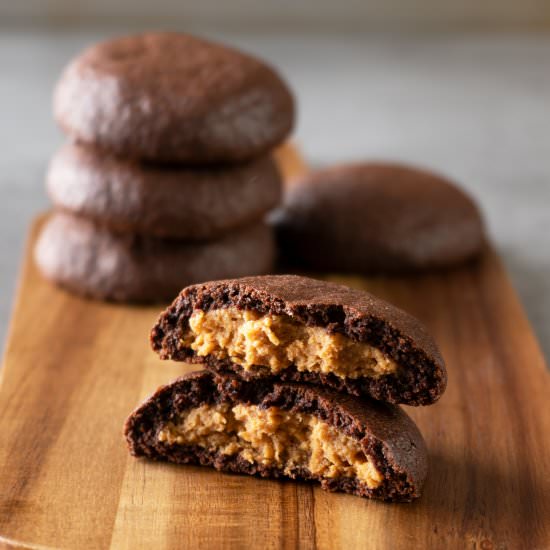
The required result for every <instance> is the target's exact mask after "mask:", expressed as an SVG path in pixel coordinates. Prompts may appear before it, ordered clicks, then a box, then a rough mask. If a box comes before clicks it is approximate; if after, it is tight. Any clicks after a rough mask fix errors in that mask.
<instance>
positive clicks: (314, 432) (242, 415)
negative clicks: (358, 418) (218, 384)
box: [157, 402, 384, 489]
mask: <svg viewBox="0 0 550 550" xmlns="http://www.w3.org/2000/svg"><path fill="white" fill-rule="evenodd" d="M157 438H158V441H159V442H160V443H163V444H165V445H170V446H172V445H183V446H193V447H197V446H198V447H200V448H203V449H206V450H208V451H210V452H214V453H216V454H217V453H221V454H222V455H226V456H237V455H239V456H240V458H241V459H244V460H246V461H247V462H249V463H250V464H257V465H261V466H264V467H267V468H275V469H277V470H279V471H281V472H283V473H284V474H285V475H290V476H292V475H293V473H295V472H300V473H304V472H307V476H308V477H313V478H317V479H340V478H351V479H357V480H358V481H360V482H361V483H364V484H365V485H366V486H367V487H368V488H369V489H375V488H376V487H378V486H380V485H381V484H382V482H383V479H384V477H383V475H382V474H381V473H380V472H379V471H378V470H377V468H376V466H375V465H374V463H373V461H372V459H371V458H370V457H369V456H368V454H367V453H366V451H365V449H364V448H363V446H362V445H361V442H360V441H359V440H357V439H354V438H352V437H350V436H347V435H345V434H343V433H341V432H339V431H338V430H337V429H336V428H335V427H334V426H331V425H330V424H328V423H327V422H324V421H322V420H320V419H319V418H317V417H316V416H314V415H312V414H306V413H302V412H288V411H284V410H282V409H280V408H279V407H274V406H272V407H268V408H260V407H258V406H257V405H245V404H243V403H237V404H235V403H228V402H224V403H217V404H203V405H200V406H198V407H194V408H191V409H188V410H187V411H185V412H184V413H183V414H180V415H179V416H178V417H177V418H175V419H173V420H171V421H170V422H167V423H165V424H164V425H162V426H161V427H160V429H159V431H158V432H157Z"/></svg>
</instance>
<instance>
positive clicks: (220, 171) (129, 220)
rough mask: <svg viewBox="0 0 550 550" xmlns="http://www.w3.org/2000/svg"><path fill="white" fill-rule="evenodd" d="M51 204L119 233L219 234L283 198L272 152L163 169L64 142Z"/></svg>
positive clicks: (51, 182)
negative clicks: (218, 163)
mask: <svg viewBox="0 0 550 550" xmlns="http://www.w3.org/2000/svg"><path fill="white" fill-rule="evenodd" d="M47 189H48V194H49V196H50V198H51V200H52V202H53V203H54V204H55V205H56V206H57V207H58V208H62V209H63V210H66V211H69V212H72V213H74V214H78V215H80V216H84V217H86V218H90V219H92V220H95V221H96V222H98V223H101V224H102V225H104V226H107V227H109V228H110V229H112V230H114V231H117V232H130V233H139V234H143V235H153V236H159V237H172V238H178V239H185V240H200V239H213V238H219V237H221V236H223V235H224V234H225V233H226V232H227V231H230V230H234V229H236V228H238V227H242V226H244V225H248V224H250V223H254V222H257V221H258V220H260V219H261V218H262V217H263V216H264V215H265V213H266V212H267V211H268V210H270V209H272V208H273V207H274V206H276V205H277V204H278V203H279V201H280V198H281V178H280V175H279V172H278V170H277V167H276V165H275V163H274V161H273V160H272V159H271V158H270V157H269V156H262V157H259V158H257V159H255V160H252V161H249V162H246V163H243V164H239V165H233V166H225V167H223V168H217V167H211V168H176V167H159V166H156V165H152V164H146V163H143V162H137V161H126V160H123V159H121V158H120V157H115V156H113V155H108V154H104V153H101V152H99V151H97V150H95V149H93V148H91V147H83V146H79V145H73V144H69V145H65V146H64V147H63V148H62V149H60V150H59V151H58V153H57V154H56V155H55V156H54V158H53V159H52V162H51V163H50V168H49V171H48V176H47Z"/></svg>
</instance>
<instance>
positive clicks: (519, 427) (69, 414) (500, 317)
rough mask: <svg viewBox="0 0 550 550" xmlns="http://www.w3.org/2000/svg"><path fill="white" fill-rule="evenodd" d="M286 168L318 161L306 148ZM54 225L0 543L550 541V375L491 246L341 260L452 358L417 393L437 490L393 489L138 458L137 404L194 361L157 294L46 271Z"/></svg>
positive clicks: (21, 340)
mask: <svg viewBox="0 0 550 550" xmlns="http://www.w3.org/2000/svg"><path fill="white" fill-rule="evenodd" d="M293 154H294V153H293ZM281 158H282V159H283V162H284V161H285V159H287V158H289V157H288V156H287V155H286V154H283V155H282V157H281ZM283 168H284V171H285V174H286V176H287V177H288V176H289V175H290V173H292V174H293V175H296V174H297V173H299V172H300V171H301V170H303V169H304V167H303V163H301V162H300V160H299V157H296V158H295V159H294V161H293V162H291V163H289V164H288V165H285V166H283ZM39 225H40V222H37V223H36V224H35V225H34V226H33V229H32V231H31V235H30V239H29V247H28V250H27V253H26V257H25V261H24V265H23V270H22V274H21V283H20V287H19V291H18V297H17V302H16V307H15V311H14V315H13V319H12V325H11V330H10V334H9V340H8V344H7V349H6V354H5V357H4V363H3V369H2V371H1V372H2V375H3V380H2V383H1V385H0V546H2V544H3V545H4V546H11V545H16V546H17V545H19V546H30V547H54V548H71V549H74V548H78V549H87V548H94V549H95V548H117V549H118V548H128V549H140V548H205V549H206V548H208V549H210V548H247V547H248V548H268V549H269V548H304V549H309V548H312V549H314V548H319V549H336V548H346V549H347V548H375V549H379V548H391V549H401V548H403V549H410V548H476V549H500V548H540V549H542V548H549V547H550V437H549V436H548V434H549V433H550V409H549V407H548V403H547V400H548V397H549V396H550V375H549V373H548V371H547V369H546V366H545V362H544V360H543V357H542V355H541V352H540V349H539V347H538V345H537V342H536V340H535V338H534V336H533V333H532V331H531V328H530V326H529V324H528V322H527V320H526V317H525V315H524V313H523V311H522V308H521V306H520V304H519V302H518V300H517V297H516V295H515V293H514V291H513V289H512V287H511V286H510V282H509V280H508V277H507V275H506V273H505V272H504V270H503V267H502V265H501V263H500V261H499V259H498V257H497V256H496V254H495V253H494V252H492V251H490V250H488V251H487V254H486V255H485V257H484V259H483V260H482V261H481V262H480V263H479V264H478V265H474V266H469V267H464V268H461V269H459V270H457V271H454V272H449V273H442V274H434V275H426V276H417V277H409V278H392V279H383V278H371V279H364V278H360V277H341V276H339V277H336V276H333V277H329V278H330V279H332V280H337V281H341V282H344V283H347V284H349V285H350V286H355V287H358V288H365V289H368V290H369V291H371V292H374V293H375V294H377V295H379V296H381V297H383V298H386V299H388V300H390V301H392V302H394V303H395V304H397V305H398V306H400V307H403V308H404V309H406V310H408V311H410V312H411V313H412V314H413V315H416V316H417V317H419V318H420V319H422V320H423V321H424V322H425V323H426V324H427V325H428V327H429V329H430V330H431V331H432V332H433V334H434V336H435V338H436V340H437V341H438V343H439V344H440V347H441V349H442V352H443V354H444V356H445V358H446V360H447V365H448V371H449V386H448V390H447V392H446V394H445V395H444V396H443V398H442V399H441V401H440V402H439V403H437V404H436V405H433V406H431V407H424V408H408V409H407V412H409V413H410V414H411V416H412V417H413V418H414V419H415V420H416V421H417V423H418V425H419V427H420V429H421V431H422V433H423V434H424V436H425V439H426V442H427V445H428V448H429V451H430V471H429V475H428V480H427V485H426V487H425V491H424V495H423V497H422V498H421V499H420V500H419V501H417V502H415V503H413V504H409V505H407V504H402V505H391V504H384V503H380V502H373V501H367V500H362V499H359V498H357V497H351V496H348V495H340V494H330V493H326V492H324V491H322V490H321V489H319V488H318V487H316V486H314V485H308V484H300V483H282V482H276V481H266V480H258V479H254V478H249V477H245V476H232V475H225V474H220V473H217V472H215V471H213V470H209V469H202V468H198V467H178V466H172V465H167V464H155V463H150V462H147V461H145V460H136V459H133V458H131V457H130V456H129V455H128V453H127V451H126V448H125V444H124V442H123V439H122V434H121V431H122V424H123V422H124V419H125V418H126V416H127V415H128V413H129V412H130V411H131V410H132V409H133V408H134V407H135V406H137V404H138V403H139V402H140V401H141V400H142V399H143V398H145V397H146V396H147V395H148V394H150V393H152V392H153V391H154V390H155V389H156V387H157V386H158V385H160V384H163V383H167V382H168V381H170V380H172V379H173V378H175V377H176V376H178V375H179V374H181V373H183V372H185V371H186V370H189V369H190V368H192V367H187V366H185V365H182V364H176V363H169V362H161V361H159V360H158V359H157V357H156V356H155V354H154V353H153V352H152V351H150V349H149V345H148V341H147V335H148V332H149V329H150V327H151V326H152V325H153V323H154V321H155V320H156V317H157V315H158V313H159V312H160V307H158V306H157V307H127V306H118V305H111V304H105V303H100V302H93V301H88V300H82V299H79V298H77V297H74V296H71V295H70V294H67V293H65V292H63V291H61V290H59V289H56V288H54V287H53V286H52V285H50V284H49V283H47V282H46V281H44V280H43V279H42V278H41V277H40V276H39V274H38V273H37V271H36V269H35V267H34V265H33V263H32V261H31V258H30V247H31V246H32V243H33V241H34V239H35V237H36V233H37V230H38V227H39Z"/></svg>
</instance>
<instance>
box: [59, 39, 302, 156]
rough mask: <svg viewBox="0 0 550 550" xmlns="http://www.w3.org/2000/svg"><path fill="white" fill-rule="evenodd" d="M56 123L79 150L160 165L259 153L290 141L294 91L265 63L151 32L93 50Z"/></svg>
mask: <svg viewBox="0 0 550 550" xmlns="http://www.w3.org/2000/svg"><path fill="white" fill-rule="evenodd" d="M54 112H55V117H56V120H57V121H58V123H59V124H60V126H61V127H62V128H63V130H64V131H65V132H67V133H68V134H69V135H70V136H72V137H73V138H74V139H76V140H77V141H79V142H83V143H87V144H91V145H94V146H96V147H98V148H101V149H104V150H107V151H111V152H113V153H115V154H118V155H121V156H126V157H132V158H141V159H148V160H152V161H158V162H168V163H172V162H173V163H184V164H209V163H220V162H237V161H242V160H246V159H250V158H252V157H255V156H257V155H261V154H263V153H265V152H266V151H268V150H269V149H271V148H272V147H274V146H275V145H277V144H278V143H280V142H281V141H282V140H284V138H285V137H286V136H287V135H288V134H289V132H290V131H291V129H292V126H293V120H294V103H293V98H292V95H291V92H290V91H289V89H288V87H287V85H286V84H285V82H284V81H283V80H282V79H281V77H280V76H279V75H278V74H277V73H276V72H275V71H274V70H273V69H272V68H270V67H269V66H268V65H266V64H265V63H263V62H261V61H259V60H257V59H255V58H254V57H251V56H249V55H245V54H243V53H241V52H238V51H236V50H234V49H231V48H227V47H224V46H221V45H218V44H215V43H213V42H209V41H206V40H203V39H200V38H196V37H193V36H190V35H187V34H179V33H170V32H152V33H145V34H140V35H135V36H127V37H122V38H115V39H113V40H109V41H106V42H102V43H100V44H97V45H95V46H92V47H90V48H88V49H87V50H85V51H84V52H83V53H82V54H81V55H80V56H78V57H77V58H76V59H74V60H73V61H72V62H71V63H70V64H69V65H68V66H67V68H66V69H65V71H64V72H63V75H62V76H61V79H60V81H59V83H58V85H57V88H56V91H55V97H54Z"/></svg>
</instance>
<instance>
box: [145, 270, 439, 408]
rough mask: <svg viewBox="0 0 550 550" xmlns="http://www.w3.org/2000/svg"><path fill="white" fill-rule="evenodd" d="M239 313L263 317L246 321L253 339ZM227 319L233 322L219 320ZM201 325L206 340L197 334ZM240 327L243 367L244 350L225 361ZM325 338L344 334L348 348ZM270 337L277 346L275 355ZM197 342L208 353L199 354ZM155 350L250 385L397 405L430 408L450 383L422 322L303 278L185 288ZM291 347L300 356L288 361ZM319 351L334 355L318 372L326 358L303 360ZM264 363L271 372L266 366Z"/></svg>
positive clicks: (156, 335)
mask: <svg viewBox="0 0 550 550" xmlns="http://www.w3.org/2000/svg"><path fill="white" fill-rule="evenodd" d="M197 311H200V312H203V313H201V315H200V318H198V319H197V317H194V318H193V315H194V314H195V315H196V312H197ZM239 311H249V312H250V311H251V312H254V313H255V314H256V315H255V316H254V318H253V319H250V318H247V319H245V320H244V321H245V322H248V324H247V325H246V327H247V330H245V331H244V330H240V324H242V321H243V320H242V319H240V316H239ZM209 312H217V318H212V316H210V318H208V313H209ZM224 312H229V313H230V315H229V316H227V315H226V316H224V315H220V314H223V313H224ZM250 321H252V324H251V323H250ZM254 321H259V324H256V323H254ZM239 323H240V324H239ZM201 326H203V327H204V328H205V329H206V331H207V332H206V333H202V334H201V333H200V332H199V330H200V328H201ZM303 326H305V327H320V328H323V329H325V331H324V332H323V333H319V332H316V333H315V334H305V335H303V334H302V332H303V331H300V330H296V327H303ZM232 327H236V330H238V331H239V334H240V335H241V334H247V335H249V336H247V337H248V338H249V339H250V338H252V337H254V338H255V339H256V340H255V341H251V342H250V343H249V345H247V346H246V350H247V353H246V356H247V357H248V358H250V357H253V364H251V365H248V364H247V363H246V362H245V361H240V357H239V351H240V350H239V349H238V347H234V348H233V349H231V350H229V352H230V353H227V351H228V349H227V346H228V345H231V342H232V333H231V330H232ZM265 327H267V328H265ZM218 328H219V329H220V330H223V342H224V343H225V346H226V347H225V348H223V349H222V348H220V349H218V348H219V346H218V343H217V342H216V337H215V332H216V330H217V329H218ZM190 331H191V332H190ZM266 331H267V332H266ZM212 334H214V338H213V339H211V337H210V336H211V335H212ZM289 334H290V335H291V336H289ZM325 334H326V335H328V336H330V335H334V334H337V335H343V336H344V337H345V341H344V342H342V338H341V336H340V337H337V338H336V340H334V339H331V338H326V337H325ZM265 335H267V337H268V340H269V342H271V343H276V345H275V348H274V349H272V347H271V346H270V344H269V342H266V340H265V338H264V336H265ZM197 337H198V338H199V339H200V340H201V341H202V343H204V344H205V345H206V351H204V350H202V349H201V347H200V346H197V345H196V342H197V340H196V338H197ZM311 338H313V339H314V340H315V342H317V343H318V344H319V345H318V346H313V348H311V349H310V348H308V347H307V341H310V340H311ZM151 344H152V347H153V349H154V350H155V351H156V352H157V353H159V355H160V356H161V358H163V359H174V360H181V361H188V362H189V361H190V362H199V363H204V364H206V365H207V367H208V368H211V369H213V370H216V371H217V372H221V373H227V372H235V373H238V374H239V375H241V376H244V377H249V378H255V377H258V378H265V377H268V378H276V379H281V380H295V381H300V382H310V383H313V384H317V385H322V386H329V387H332V388H334V389H337V390H340V391H344V392H348V393H351V394H353V395H363V396H364V395H367V396H371V397H374V398H375V399H380V400H383V401H387V402H390V403H403V404H407V405H428V404H431V403H433V402H435V401H437V399H439V397H440V396H441V395H442V393H443V392H444V391H445V388H446V383H447V374H446V369H445V363H444V361H443V358H442V357H441V354H440V352H439V349H438V347H437V345H436V344H435V342H434V340H433V338H432V337H431V336H430V334H429V333H428V331H427V330H426V328H425V327H424V326H423V325H422V323H421V322H420V321H418V320H417V319H415V318H414V317H412V316H411V315H409V314H408V313H406V312H404V311H402V310H401V309H399V308H397V307H395V306H393V305H391V304H389V303H388V302H386V301H384V300H381V299H379V298H377V297H376V296H373V295H372V294H369V293H368V292H365V291H361V290H356V289H352V288H349V287H346V286H344V285H339V284H335V283H331V282H327V281H319V280H315V279H310V278H308V277H300V276H297V275H265V276H260V277H244V278H241V279H230V280H222V281H213V282H209V283H203V284H198V285H193V286H190V287H187V288H185V289H183V290H182V292H181V293H180V294H179V296H178V297H177V298H176V299H175V300H174V302H173V303H172V305H171V306H170V307H169V308H168V309H166V311H164V312H163V313H162V314H161V316H160V318H159V320H158V322H157V324H156V325H155V327H153V329H152V331H151ZM354 344H360V345H359V346H357V345H354ZM366 346H368V349H367V347H366ZM285 348H286V349H291V350H294V351H291V352H290V353H289V355H288V356H287V355H284V354H283V352H284V351H285ZM315 348H320V349H329V350H330V353H329V357H328V359H329V360H328V361H326V365H324V366H323V367H322V368H319V367H318V365H319V364H322V362H323V360H324V359H325V357H324V355H323V354H320V355H319V356H318V357H317V356H316V357H315V361H313V362H307V361H303V357H302V356H303V355H306V356H307V355H308V354H316V353H317V351H316V350H315ZM296 349H299V350H300V351H299V353H296ZM252 350H260V353H259V354H256V353H255V352H253V351H252ZM374 350H376V351H374ZM266 357H268V358H269V361H268V363H269V364H264V362H263V361H264V360H265V359H266ZM274 358H278V359H279V358H280V362H275V359H274ZM289 358H290V359H289ZM299 361H301V362H300V363H299ZM354 362H357V364H358V365H357V368H355V369H354V370H353V372H349V371H348V369H347V365H352V364H353V363H354ZM312 365H313V366H312ZM378 366H380V368H378ZM267 367H269V369H267ZM274 367H275V368H274ZM340 367H341V368H340Z"/></svg>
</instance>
